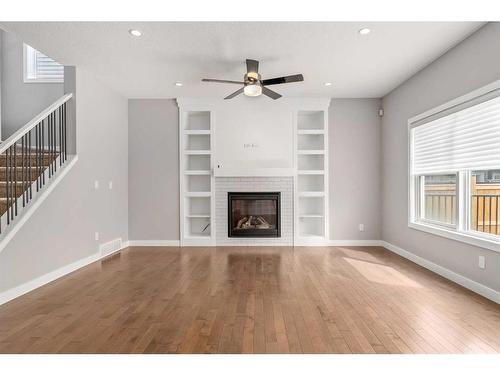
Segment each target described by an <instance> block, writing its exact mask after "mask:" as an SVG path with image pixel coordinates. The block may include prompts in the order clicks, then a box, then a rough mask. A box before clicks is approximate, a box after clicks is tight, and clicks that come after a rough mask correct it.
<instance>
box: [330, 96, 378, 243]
mask: <svg viewBox="0 0 500 375" xmlns="http://www.w3.org/2000/svg"><path fill="white" fill-rule="evenodd" d="M380 106H381V101H380V99H332V102H331V104H330V110H329V148H328V150H329V164H330V181H329V184H330V186H329V187H330V201H329V204H330V239H332V240H379V239H380V238H381V237H380V236H381V220H380V211H381V204H380V196H381V186H380V132H381V118H380V117H379V116H378V110H379V108H380ZM359 224H364V226H365V230H364V232H360V231H359V227H358V226H359Z"/></svg>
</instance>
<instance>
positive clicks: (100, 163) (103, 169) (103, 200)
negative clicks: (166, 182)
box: [0, 70, 128, 292]
mask: <svg viewBox="0 0 500 375" xmlns="http://www.w3.org/2000/svg"><path fill="white" fill-rule="evenodd" d="M76 91H77V103H76V123H77V146H78V156H79V160H78V162H77V163H76V165H75V166H74V167H73V169H72V170H71V171H69V173H68V174H67V175H66V176H65V178H64V179H63V180H62V181H61V182H60V184H59V185H57V186H56V187H55V189H54V190H53V191H52V193H51V194H50V195H49V196H48V198H47V199H46V200H45V201H44V202H43V203H42V205H41V206H40V207H39V208H38V210H37V211H35V212H34V214H33V216H31V218H30V220H28V221H27V223H26V224H25V225H24V226H23V227H22V228H21V229H20V230H19V232H18V233H17V234H16V236H15V237H14V238H13V239H12V240H11V241H10V242H9V243H8V245H7V247H6V248H5V249H4V250H3V251H2V252H1V253H0V292H5V291H7V290H9V289H10V288H13V287H16V286H19V285H20V284H23V283H26V282H28V281H31V280H33V279H34V278H37V277H40V276H42V275H45V274H47V273H49V272H51V271H54V270H57V269H59V268H61V267H63V266H66V265H68V264H70V263H73V262H75V261H78V260H80V259H83V258H86V257H88V256H90V255H92V254H95V253H96V252H97V251H98V242H96V241H95V240H94V232H96V231H99V232H100V241H99V243H103V242H107V241H109V240H111V239H114V238H118V237H121V238H122V239H123V240H127V239H128V200H127V197H128V167H127V165H128V162H127V160H128V149H127V147H128V146H127V144H128V132H127V127H128V121H127V120H128V118H127V100H126V99H125V98H123V97H122V96H121V95H119V94H117V93H116V92H114V91H112V90H110V89H108V88H107V87H106V86H104V85H103V84H101V83H100V82H98V81H97V80H96V79H94V78H93V77H92V75H90V74H88V73H87V72H85V71H82V70H77V72H76ZM94 180H99V182H100V186H101V188H100V189H99V190H94V188H93V184H94ZM108 181H113V190H108V189H107V185H108Z"/></svg>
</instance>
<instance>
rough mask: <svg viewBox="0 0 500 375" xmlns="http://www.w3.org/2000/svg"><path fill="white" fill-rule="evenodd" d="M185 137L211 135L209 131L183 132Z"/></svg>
mask: <svg viewBox="0 0 500 375" xmlns="http://www.w3.org/2000/svg"><path fill="white" fill-rule="evenodd" d="M184 134H186V135H206V134H211V131H210V130H184Z"/></svg>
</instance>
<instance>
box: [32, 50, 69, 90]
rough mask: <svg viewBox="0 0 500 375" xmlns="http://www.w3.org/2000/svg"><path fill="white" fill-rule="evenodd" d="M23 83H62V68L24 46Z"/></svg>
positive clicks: (36, 51)
mask: <svg viewBox="0 0 500 375" xmlns="http://www.w3.org/2000/svg"><path fill="white" fill-rule="evenodd" d="M23 65H24V82H25V83H37V82H39V83H51V82H53V83H61V82H64V66H63V65H61V64H59V63H58V62H57V61H55V60H54V59H52V58H50V57H48V56H46V55H44V54H43V53H41V52H40V51H38V50H36V49H34V48H33V47H31V46H29V45H27V44H24V63H23Z"/></svg>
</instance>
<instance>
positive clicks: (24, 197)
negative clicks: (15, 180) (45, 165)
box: [21, 135, 26, 207]
mask: <svg viewBox="0 0 500 375" xmlns="http://www.w3.org/2000/svg"><path fill="white" fill-rule="evenodd" d="M24 173H25V170H24V135H23V136H22V138H21V176H22V177H21V178H22V180H21V181H22V182H21V185H22V189H23V207H25V206H26V192H25V189H24V188H25V187H26V182H25V181H24Z"/></svg>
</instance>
